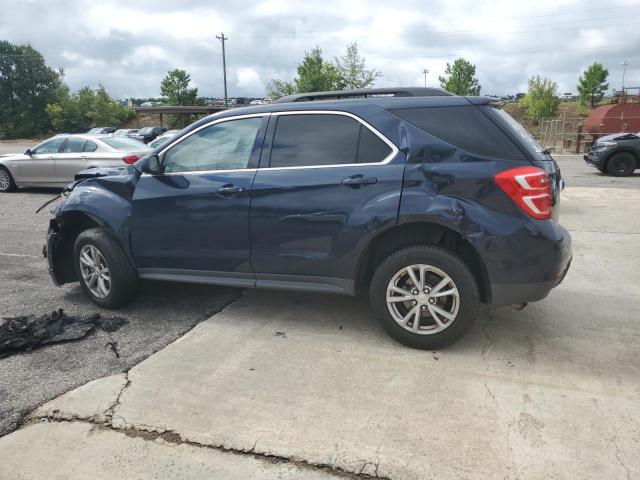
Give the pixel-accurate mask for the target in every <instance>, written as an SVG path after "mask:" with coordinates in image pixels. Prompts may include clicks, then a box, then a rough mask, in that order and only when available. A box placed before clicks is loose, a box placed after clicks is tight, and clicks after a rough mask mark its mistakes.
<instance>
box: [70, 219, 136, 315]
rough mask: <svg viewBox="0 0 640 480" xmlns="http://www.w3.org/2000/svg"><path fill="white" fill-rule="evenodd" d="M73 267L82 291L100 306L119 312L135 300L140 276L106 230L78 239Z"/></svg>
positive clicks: (82, 235)
mask: <svg viewBox="0 0 640 480" xmlns="http://www.w3.org/2000/svg"><path fill="white" fill-rule="evenodd" d="M73 263H74V268H75V270H76V275H77V277H78V280H79V281H80V285H81V286H82V289H83V290H84V291H85V293H86V294H87V295H88V296H89V298H91V300H92V301H93V302H94V303H96V304H97V305H99V306H101V307H105V308H118V307H121V306H123V305H124V304H125V303H127V301H128V300H129V299H130V298H131V297H132V296H133V293H134V292H135V287H136V283H137V275H136V272H135V270H134V269H133V267H132V266H131V263H130V262H129V259H128V258H127V256H126V254H125V253H124V252H123V251H122V249H121V248H120V245H118V243H117V242H116V241H115V240H114V239H113V238H111V236H110V235H109V234H108V233H107V232H106V231H104V230H103V229H102V228H91V229H89V230H85V231H84V232H82V233H80V235H78V238H77V239H76V243H75V245H74V247H73Z"/></svg>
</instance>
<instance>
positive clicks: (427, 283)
mask: <svg viewBox="0 0 640 480" xmlns="http://www.w3.org/2000/svg"><path fill="white" fill-rule="evenodd" d="M386 301H387V308H388V310H389V313H390V314H391V317H392V318H393V319H394V320H395V321H396V323H397V324H398V325H400V326H401V327H402V328H404V329H405V330H408V331H409V332H412V333H416V334H418V335H433V334H435V333H439V332H441V331H443V330H444V329H446V328H448V327H449V326H450V325H451V324H452V323H453V322H454V321H455V319H456V316H457V315H458V311H459V309H460V293H459V292H458V287H457V286H456V284H455V283H454V281H453V280H452V279H451V277H449V275H447V274H446V273H445V272H444V271H442V270H441V269H439V268H437V267H434V266H432V265H424V264H418V265H410V266H408V267H404V268H403V269H401V270H400V271H398V272H397V273H396V274H395V275H394V276H393V278H391V280H390V281H389V284H388V286H387V298H386Z"/></svg>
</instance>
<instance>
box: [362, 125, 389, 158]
mask: <svg viewBox="0 0 640 480" xmlns="http://www.w3.org/2000/svg"><path fill="white" fill-rule="evenodd" d="M390 153H391V147H390V146H389V145H387V144H386V143H385V142H384V141H383V140H382V139H381V138H380V137H378V136H377V135H376V134H375V133H373V132H372V131H371V130H369V129H368V128H367V127H365V126H364V125H360V139H359V141H358V158H357V163H377V162H381V161H383V160H384V159H385V158H387V157H388V156H389V154H390Z"/></svg>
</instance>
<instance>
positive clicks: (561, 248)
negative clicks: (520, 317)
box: [469, 220, 573, 306]
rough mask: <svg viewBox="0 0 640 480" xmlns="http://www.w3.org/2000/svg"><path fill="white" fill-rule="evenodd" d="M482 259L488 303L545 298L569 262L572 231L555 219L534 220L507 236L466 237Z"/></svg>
mask: <svg viewBox="0 0 640 480" xmlns="http://www.w3.org/2000/svg"><path fill="white" fill-rule="evenodd" d="M469 240H470V241H471V243H472V244H473V245H474V247H475V248H476V251H477V252H478V253H479V254H480V256H481V257H482V259H483V262H484V265H485V268H486V271H487V275H488V277H489V278H488V280H489V284H490V292H488V293H489V295H487V296H488V297H489V298H487V303H490V304H491V305H498V306H499V305H512V304H519V303H527V302H535V301H537V300H542V299H543V298H545V297H546V296H547V295H548V294H549V292H550V291H551V290H552V289H553V288H554V287H556V286H557V285H558V284H559V283H560V282H561V281H562V280H563V279H564V277H565V275H566V274H567V272H568V270H569V266H570V265H571V259H572V255H573V254H572V245H571V235H570V234H569V232H567V231H566V230H565V229H564V228H563V227H561V226H560V225H559V224H558V223H557V222H555V221H554V220H535V221H531V222H529V223H527V224H526V225H525V226H524V227H523V228H521V229H519V230H518V231H517V232H516V233H514V234H513V235H509V236H503V237H497V236H491V237H480V238H478V239H477V240H476V241H474V240H472V239H469Z"/></svg>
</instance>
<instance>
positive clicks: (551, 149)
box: [542, 147, 556, 155]
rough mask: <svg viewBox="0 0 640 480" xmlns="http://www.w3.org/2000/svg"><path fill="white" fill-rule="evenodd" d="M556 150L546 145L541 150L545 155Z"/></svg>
mask: <svg viewBox="0 0 640 480" xmlns="http://www.w3.org/2000/svg"><path fill="white" fill-rule="evenodd" d="M555 150H556V147H547V148H545V149H544V150H542V153H544V154H545V155H549V154H550V153H551V152H554V151H555Z"/></svg>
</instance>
